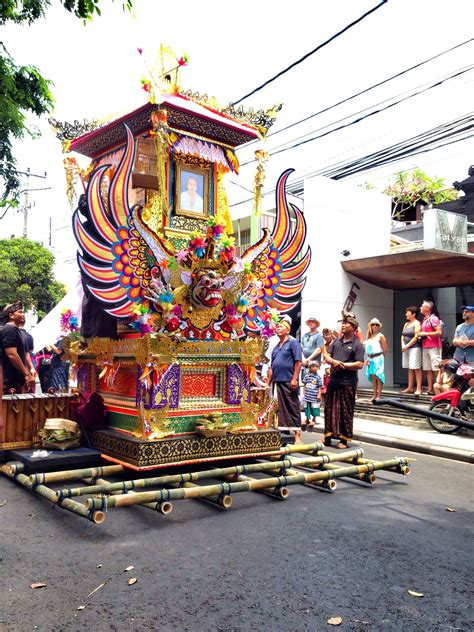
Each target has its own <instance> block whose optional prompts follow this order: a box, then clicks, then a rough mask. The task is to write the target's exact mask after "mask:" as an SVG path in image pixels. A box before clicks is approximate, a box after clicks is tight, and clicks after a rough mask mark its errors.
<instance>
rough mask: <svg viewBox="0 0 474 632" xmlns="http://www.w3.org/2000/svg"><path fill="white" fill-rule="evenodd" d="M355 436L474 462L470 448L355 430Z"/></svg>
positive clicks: (360, 439) (378, 442)
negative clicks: (461, 448) (462, 448)
mask: <svg viewBox="0 0 474 632" xmlns="http://www.w3.org/2000/svg"><path fill="white" fill-rule="evenodd" d="M353 438H354V439H356V440H357V441H364V442H365V443H374V444H376V445H383V446H386V447H388V448H399V449H401V450H408V451H410V452H419V453H420V454H429V455H431V456H438V457H443V458H445V459H452V460H454V461H463V462H464V463H474V453H472V452H469V451H468V450H459V449H457V448H448V447H444V446H439V445H430V444H429V443H422V442H421V441H409V440H406V439H400V438H397V437H384V436H381V435H375V434H368V433H362V432H357V431H354V434H353Z"/></svg>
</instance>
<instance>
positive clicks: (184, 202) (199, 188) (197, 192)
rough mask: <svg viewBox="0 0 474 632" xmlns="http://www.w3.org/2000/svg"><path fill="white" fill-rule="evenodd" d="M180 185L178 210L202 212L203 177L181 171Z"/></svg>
mask: <svg viewBox="0 0 474 632" xmlns="http://www.w3.org/2000/svg"><path fill="white" fill-rule="evenodd" d="M180 184H181V189H180V190H181V195H180V201H179V205H180V209H181V210H182V211H191V212H193V213H202V212H203V210H204V176H203V175H201V174H199V173H194V172H192V171H186V170H184V169H182V170H181V182H180Z"/></svg>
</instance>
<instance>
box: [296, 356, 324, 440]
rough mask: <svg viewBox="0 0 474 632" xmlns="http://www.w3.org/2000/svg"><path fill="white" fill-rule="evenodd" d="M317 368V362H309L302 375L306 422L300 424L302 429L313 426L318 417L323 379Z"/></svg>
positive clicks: (309, 428)
mask: <svg viewBox="0 0 474 632" xmlns="http://www.w3.org/2000/svg"><path fill="white" fill-rule="evenodd" d="M318 369H319V364H318V363H317V362H310V363H309V370H308V371H307V372H306V375H305V376H304V377H303V386H304V401H305V405H306V408H305V412H306V422H305V423H304V424H301V429H302V430H306V429H308V430H311V429H312V428H314V427H315V425H316V417H319V413H320V407H321V387H322V385H323V381H322V379H321V378H320V377H319V375H318Z"/></svg>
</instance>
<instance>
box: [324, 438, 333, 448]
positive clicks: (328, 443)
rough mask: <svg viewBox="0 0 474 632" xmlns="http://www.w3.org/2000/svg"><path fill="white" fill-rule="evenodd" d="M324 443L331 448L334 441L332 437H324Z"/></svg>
mask: <svg viewBox="0 0 474 632" xmlns="http://www.w3.org/2000/svg"><path fill="white" fill-rule="evenodd" d="M324 445H325V446H326V447H327V448H330V447H331V446H332V441H331V439H324Z"/></svg>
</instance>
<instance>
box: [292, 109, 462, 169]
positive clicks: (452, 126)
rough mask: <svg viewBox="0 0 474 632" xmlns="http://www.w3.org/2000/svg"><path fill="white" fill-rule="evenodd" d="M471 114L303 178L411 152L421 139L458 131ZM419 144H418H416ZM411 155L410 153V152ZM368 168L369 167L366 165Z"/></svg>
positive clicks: (433, 141) (435, 138)
mask: <svg viewBox="0 0 474 632" xmlns="http://www.w3.org/2000/svg"><path fill="white" fill-rule="evenodd" d="M471 119H472V116H471V115H470V114H468V115H464V116H462V117H460V118H459V119H455V120H453V121H449V122H448V123H443V124H442V125H439V126H437V127H435V128H433V129H431V130H428V131H426V132H422V133H420V134H417V135H416V136H414V137H411V138H409V139H406V140H403V141H401V142H399V143H396V144H394V145H390V146H388V147H386V148H384V149H382V150H379V151H377V152H374V153H373V154H367V155H366V156H363V157H361V158H358V159H356V160H354V159H351V160H349V161H347V160H346V161H344V160H342V161H339V162H336V163H333V164H332V165H330V166H326V167H322V168H321V169H317V170H315V171H310V172H308V173H306V174H305V175H304V179H306V178H311V177H315V176H321V175H324V176H326V177H331V176H333V175H335V174H337V173H340V172H341V170H342V169H344V168H348V167H350V166H352V163H362V161H364V162H365V163H367V164H368V163H369V162H370V160H372V159H374V157H375V158H377V157H378V156H383V155H387V156H393V155H395V152H396V151H399V150H402V149H403V148H406V147H409V148H411V151H412V152H413V149H414V148H416V147H415V144H416V143H419V142H421V141H423V140H427V139H429V138H432V143H433V144H434V143H436V142H437V141H439V139H440V134H441V133H443V132H447V131H449V130H451V135H455V134H458V133H460V131H459V128H460V126H462V125H465V124H466V123H468V122H469V121H471ZM417 146H419V145H417ZM434 149H436V147H435V146H433V147H432V150H434ZM410 155H411V154H410ZM368 168H370V167H368ZM301 181H303V179H301Z"/></svg>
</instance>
